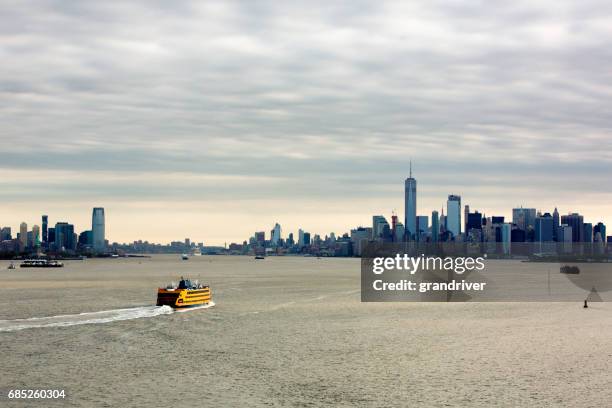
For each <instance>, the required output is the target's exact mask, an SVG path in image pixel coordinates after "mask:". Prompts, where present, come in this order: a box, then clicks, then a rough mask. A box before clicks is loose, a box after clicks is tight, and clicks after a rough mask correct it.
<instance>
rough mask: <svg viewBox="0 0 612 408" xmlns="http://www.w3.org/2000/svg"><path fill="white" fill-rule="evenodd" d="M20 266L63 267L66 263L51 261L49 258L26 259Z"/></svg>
mask: <svg viewBox="0 0 612 408" xmlns="http://www.w3.org/2000/svg"><path fill="white" fill-rule="evenodd" d="M19 267H20V268H63V267H64V264H63V263H61V262H59V261H49V260H48V259H26V260H24V261H23V262H22V263H21V264H20V265H19Z"/></svg>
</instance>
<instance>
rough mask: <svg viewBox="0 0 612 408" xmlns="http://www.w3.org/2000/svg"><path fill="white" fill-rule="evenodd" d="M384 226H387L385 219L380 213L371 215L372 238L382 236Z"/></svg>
mask: <svg viewBox="0 0 612 408" xmlns="http://www.w3.org/2000/svg"><path fill="white" fill-rule="evenodd" d="M385 226H387V227H389V223H388V222H387V219H386V218H385V217H383V216H382V215H374V216H372V239H377V238H382V237H383V235H384V232H385Z"/></svg>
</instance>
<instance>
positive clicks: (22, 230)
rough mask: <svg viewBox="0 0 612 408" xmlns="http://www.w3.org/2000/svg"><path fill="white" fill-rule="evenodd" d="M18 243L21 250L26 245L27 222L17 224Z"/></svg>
mask: <svg viewBox="0 0 612 408" xmlns="http://www.w3.org/2000/svg"><path fill="white" fill-rule="evenodd" d="M19 245H20V246H21V250H22V251H23V250H24V249H26V247H27V246H28V224H26V223H25V222H22V223H21V224H20V225H19Z"/></svg>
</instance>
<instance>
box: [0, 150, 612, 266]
mask: <svg viewBox="0 0 612 408" xmlns="http://www.w3.org/2000/svg"><path fill="white" fill-rule="evenodd" d="M462 215H463V216H462ZM41 221H42V229H41V228H40V227H39V226H38V225H34V226H33V227H32V229H31V230H29V231H28V225H27V224H26V223H25V222H22V223H21V224H20V226H19V232H18V233H17V235H16V236H15V237H13V235H12V231H11V228H10V227H3V228H1V229H0V254H3V255H4V256H6V255H9V256H10V255H14V256H16V255H22V256H23V255H28V254H31V255H39V256H40V255H43V254H47V255H59V256H70V255H89V256H107V255H109V254H111V253H113V254H116V253H120V254H121V253H192V254H202V253H204V254H206V253H210V254H236V255H312V256H340V257H350V256H361V253H362V250H363V248H364V246H365V245H366V244H368V243H372V242H374V243H398V242H419V243H444V242H453V243H467V244H485V243H491V244H496V245H497V246H499V247H500V248H502V252H503V254H505V255H510V254H512V247H513V245H515V244H520V245H524V244H526V243H528V244H530V248H532V251H533V252H534V253H539V254H547V253H553V252H555V251H558V250H559V248H560V247H562V248H565V249H570V250H571V248H572V244H581V245H583V244H588V245H590V247H591V248H593V249H592V251H596V252H597V253H610V252H611V250H612V236H607V234H606V232H607V231H606V225H604V224H603V223H602V222H598V223H596V224H594V223H590V222H585V220H584V217H583V216H582V215H580V214H579V213H575V212H574V213H569V214H567V215H560V214H559V211H558V210H557V208H555V209H554V210H553V212H552V214H551V213H550V212H542V211H538V210H536V209H535V208H523V207H519V208H513V209H512V220H506V218H505V216H501V215H491V216H486V215H485V214H483V213H480V212H479V211H477V210H474V211H472V210H471V208H470V206H469V205H467V204H466V205H465V206H464V207H463V211H462V207H461V196H460V195H457V194H449V195H448V199H447V201H446V213H445V208H444V207H442V208H441V210H440V212H438V211H437V210H433V211H432V212H431V222H430V216H429V215H418V212H417V180H416V178H414V177H413V175H412V162H410V170H409V177H408V178H406V180H405V182H404V223H402V222H400V221H399V218H398V216H397V215H396V214H395V213H393V214H392V215H391V223H389V222H388V220H387V218H385V217H384V216H383V215H374V216H372V226H370V227H363V226H360V227H357V228H354V229H351V230H350V232H348V233H344V234H342V235H341V236H338V237H337V236H336V235H335V233H333V232H331V233H329V234H328V235H325V236H324V237H322V236H320V235H318V234H311V233H310V232H307V231H304V230H303V229H299V230H298V233H297V237H295V236H294V235H293V233H289V234H288V235H287V237H286V238H284V237H283V234H282V233H283V230H282V227H281V225H280V224H279V223H276V224H275V225H274V227H273V228H272V229H271V231H270V234H269V239H267V238H266V232H265V231H257V232H255V233H254V234H253V236H251V237H250V238H249V239H248V240H245V241H243V242H242V243H231V244H230V245H229V246H227V245H225V246H223V247H205V246H204V244H203V243H202V242H200V243H198V244H195V243H193V242H191V240H190V239H189V238H186V239H185V241H173V242H171V243H170V244H167V245H162V244H154V243H149V242H147V241H134V242H133V243H130V244H118V243H113V244H109V242H108V240H107V239H106V229H105V224H106V220H105V213H104V208H102V207H96V208H94V209H93V211H92V222H91V230H86V231H83V232H81V233H80V234H78V235H77V234H76V233H75V231H74V225H72V224H70V223H68V222H61V221H60V222H57V223H56V224H55V226H53V227H51V226H50V224H49V217H48V215H43V216H42V218H41ZM515 246H518V245H515ZM565 249H564V250H565Z"/></svg>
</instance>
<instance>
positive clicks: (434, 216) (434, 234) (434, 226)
mask: <svg viewBox="0 0 612 408" xmlns="http://www.w3.org/2000/svg"><path fill="white" fill-rule="evenodd" d="M439 240H440V220H439V219H438V212H437V211H435V210H434V211H432V212H431V242H438V241H439Z"/></svg>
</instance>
